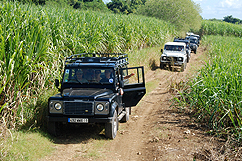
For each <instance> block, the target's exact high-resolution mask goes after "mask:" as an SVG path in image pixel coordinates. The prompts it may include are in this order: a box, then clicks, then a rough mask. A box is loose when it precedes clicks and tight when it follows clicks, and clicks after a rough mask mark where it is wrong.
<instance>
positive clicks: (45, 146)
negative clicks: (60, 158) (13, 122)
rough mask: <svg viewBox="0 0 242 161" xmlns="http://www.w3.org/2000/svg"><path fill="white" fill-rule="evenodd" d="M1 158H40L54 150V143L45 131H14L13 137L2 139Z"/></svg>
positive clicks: (31, 159) (31, 160)
mask: <svg viewBox="0 0 242 161" xmlns="http://www.w3.org/2000/svg"><path fill="white" fill-rule="evenodd" d="M1 143H4V144H1V145H0V147H1V148H0V149H1V156H0V160H3V161H5V160H6V161H7V160H8V161H9V160H30V161H33V160H38V159H40V158H43V157H45V156H46V155H49V154H51V152H53V151H54V148H53V145H54V144H53V143H52V142H51V140H50V139H48V137H47V136H46V134H44V133H39V132H21V131H19V132H16V131H15V132H13V133H12V137H11V138H8V139H7V140H5V141H1Z"/></svg>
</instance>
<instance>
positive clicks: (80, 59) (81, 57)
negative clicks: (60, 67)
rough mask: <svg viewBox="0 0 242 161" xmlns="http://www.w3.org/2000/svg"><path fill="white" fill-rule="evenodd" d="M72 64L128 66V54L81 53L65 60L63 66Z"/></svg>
mask: <svg viewBox="0 0 242 161" xmlns="http://www.w3.org/2000/svg"><path fill="white" fill-rule="evenodd" d="M72 63H106V64H107V63H115V64H116V65H118V66H125V65H127V64H129V62H128V54H123V53H81V54H75V55H71V56H69V57H67V58H66V61H65V64H66V65H67V64H72Z"/></svg>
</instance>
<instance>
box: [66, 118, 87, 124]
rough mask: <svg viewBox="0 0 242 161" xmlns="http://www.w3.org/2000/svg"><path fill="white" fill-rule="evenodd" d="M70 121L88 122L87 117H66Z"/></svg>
mask: <svg viewBox="0 0 242 161" xmlns="http://www.w3.org/2000/svg"><path fill="white" fill-rule="evenodd" d="M68 122H70V123H88V118H68Z"/></svg>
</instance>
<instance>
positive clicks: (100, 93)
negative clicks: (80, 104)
mask: <svg viewBox="0 0 242 161" xmlns="http://www.w3.org/2000/svg"><path fill="white" fill-rule="evenodd" d="M110 94H113V91H112V90H110V89H97V88H68V89H64V90H63V93H62V95H63V96H64V97H82V98H93V99H96V98H98V97H104V96H107V95H110Z"/></svg>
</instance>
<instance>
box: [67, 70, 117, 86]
mask: <svg viewBox="0 0 242 161" xmlns="http://www.w3.org/2000/svg"><path fill="white" fill-rule="evenodd" d="M113 73H114V72H113V69H111V68H109V69H103V68H66V69H65V71H64V78H63V82H64V83H81V84H82V83H83V84H84V83H96V84H99V83H100V84H103V83H104V84H106V83H108V84H111V83H113V82H114V79H113Z"/></svg>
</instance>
